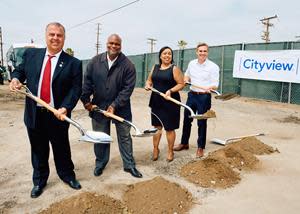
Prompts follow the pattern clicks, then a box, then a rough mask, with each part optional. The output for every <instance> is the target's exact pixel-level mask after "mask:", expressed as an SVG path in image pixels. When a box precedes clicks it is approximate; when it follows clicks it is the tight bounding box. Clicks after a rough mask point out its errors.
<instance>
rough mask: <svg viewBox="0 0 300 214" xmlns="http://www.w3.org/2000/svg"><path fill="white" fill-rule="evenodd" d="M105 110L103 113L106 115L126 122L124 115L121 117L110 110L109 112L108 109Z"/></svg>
mask: <svg viewBox="0 0 300 214" xmlns="http://www.w3.org/2000/svg"><path fill="white" fill-rule="evenodd" d="M102 111H103V114H104V115H105V116H107V117H111V118H113V119H115V120H117V121H119V122H122V123H123V122H124V121H125V119H124V118H122V117H119V116H117V115H115V114H112V113H110V112H108V111H104V110H102Z"/></svg>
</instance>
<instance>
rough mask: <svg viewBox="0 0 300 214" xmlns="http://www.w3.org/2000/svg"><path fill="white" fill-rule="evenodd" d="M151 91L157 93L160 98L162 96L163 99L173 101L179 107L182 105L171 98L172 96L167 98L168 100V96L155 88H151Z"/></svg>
mask: <svg viewBox="0 0 300 214" xmlns="http://www.w3.org/2000/svg"><path fill="white" fill-rule="evenodd" d="M150 90H151V91H153V92H155V93H158V94H159V95H160V96H162V97H163V98H165V99H166V100H170V101H172V102H173V103H176V104H177V105H182V103H181V102H179V101H178V100H176V99H174V98H172V97H170V96H167V98H166V94H165V93H162V92H160V91H159V90H157V89H155V88H150Z"/></svg>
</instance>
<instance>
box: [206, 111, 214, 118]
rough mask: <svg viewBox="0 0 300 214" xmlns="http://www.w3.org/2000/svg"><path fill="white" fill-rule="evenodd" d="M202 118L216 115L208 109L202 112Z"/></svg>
mask: <svg viewBox="0 0 300 214" xmlns="http://www.w3.org/2000/svg"><path fill="white" fill-rule="evenodd" d="M203 116H204V118H215V117H216V112H214V111H213V110H208V111H207V112H205V113H204V114H203Z"/></svg>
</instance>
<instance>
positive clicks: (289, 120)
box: [276, 115, 300, 124]
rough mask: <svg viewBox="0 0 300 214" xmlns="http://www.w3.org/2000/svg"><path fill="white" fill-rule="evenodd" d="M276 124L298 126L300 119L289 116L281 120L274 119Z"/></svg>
mask: <svg viewBox="0 0 300 214" xmlns="http://www.w3.org/2000/svg"><path fill="white" fill-rule="evenodd" d="M276 120H277V121H278V122H281V123H295V124H300V118H299V117H296V116H293V115H290V116H288V117H285V118H282V119H276Z"/></svg>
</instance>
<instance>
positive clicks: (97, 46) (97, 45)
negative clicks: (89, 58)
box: [96, 23, 100, 55]
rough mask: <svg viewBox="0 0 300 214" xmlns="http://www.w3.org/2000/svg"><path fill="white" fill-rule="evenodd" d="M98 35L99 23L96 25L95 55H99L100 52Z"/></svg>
mask: <svg viewBox="0 0 300 214" xmlns="http://www.w3.org/2000/svg"><path fill="white" fill-rule="evenodd" d="M99 35H100V23H98V24H97V41H96V55H98V54H99V50H100V42H99Z"/></svg>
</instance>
